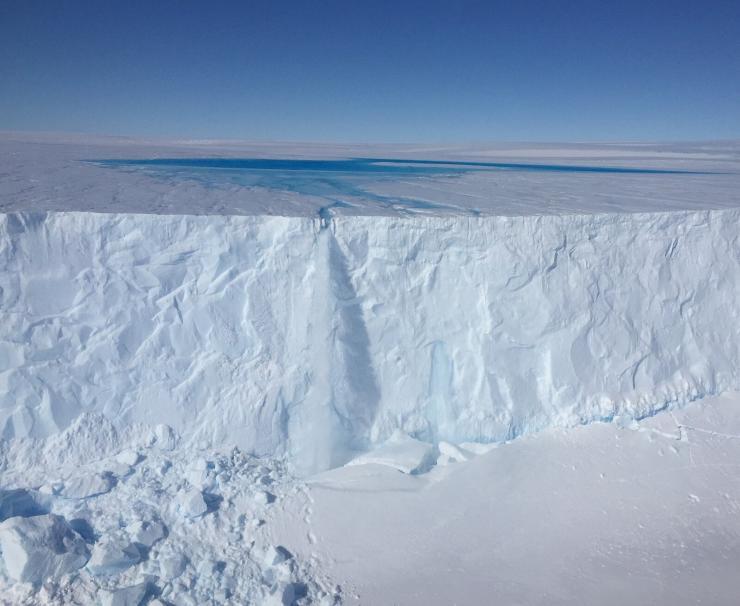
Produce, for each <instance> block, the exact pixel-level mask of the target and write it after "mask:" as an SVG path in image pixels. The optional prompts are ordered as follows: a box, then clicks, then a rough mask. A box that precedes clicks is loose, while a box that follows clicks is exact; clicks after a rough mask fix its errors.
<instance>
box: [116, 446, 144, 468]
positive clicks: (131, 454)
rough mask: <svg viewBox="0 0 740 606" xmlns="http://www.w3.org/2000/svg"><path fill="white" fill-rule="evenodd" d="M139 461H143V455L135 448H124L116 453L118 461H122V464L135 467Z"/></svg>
mask: <svg viewBox="0 0 740 606" xmlns="http://www.w3.org/2000/svg"><path fill="white" fill-rule="evenodd" d="M139 461H141V455H140V454H139V453H138V452H136V451H135V450H124V451H121V452H119V453H118V454H117V455H116V462H118V463H120V464H121V465H128V466H129V467H133V466H134V465H136V464H137V463H138V462H139Z"/></svg>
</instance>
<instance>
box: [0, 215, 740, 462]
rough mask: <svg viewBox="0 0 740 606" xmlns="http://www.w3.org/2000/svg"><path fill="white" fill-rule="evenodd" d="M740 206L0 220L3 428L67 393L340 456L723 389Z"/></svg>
mask: <svg viewBox="0 0 740 606" xmlns="http://www.w3.org/2000/svg"><path fill="white" fill-rule="evenodd" d="M739 219H740V211H735V210H724V211H703V212H678V213H670V214H631V215H627V214H622V215H590V216H544V217H511V218H507V217H488V218H478V219H476V218H467V217H465V218H463V217H430V218H413V219H402V218H391V217H351V218H350V217H348V218H341V217H337V218H335V219H333V220H331V221H330V222H322V221H319V220H312V219H306V218H288V217H223V216H213V217H202V216H201V217H193V216H158V215H132V214H119V215H115V214H90V213H52V214H48V215H44V214H7V215H0V431H2V436H3V437H5V438H12V437H14V436H43V435H47V434H50V433H53V432H56V431H58V430H60V429H62V428H64V427H66V426H67V425H69V423H70V422H71V421H72V420H73V419H74V418H75V417H77V416H78V415H79V414H81V413H82V412H84V411H96V412H103V413H104V414H105V415H107V416H108V417H109V418H111V419H112V420H114V422H116V423H120V424H126V423H130V422H133V421H138V422H144V423H167V424H170V425H172V426H173V427H174V428H175V429H177V430H178V431H180V432H181V433H183V434H184V435H185V436H186V437H190V438H192V439H194V440H197V441H199V442H207V443H209V444H218V443H226V442H236V443H239V444H240V445H241V446H244V447H247V448H249V449H252V450H254V451H255V452H257V453H260V454H267V453H270V454H282V453H287V454H290V455H292V456H293V457H294V460H295V461H297V463H298V464H299V465H300V466H301V467H303V468H305V469H317V468H325V467H329V466H331V465H335V464H339V463H342V462H344V461H345V460H346V458H347V456H348V454H349V452H350V451H351V450H353V449H361V448H365V447H367V446H368V445H369V444H371V443H373V442H378V441H381V440H383V439H385V438H386V437H388V436H389V435H390V433H391V432H392V431H393V430H394V429H395V428H399V427H400V428H402V429H403V430H404V431H406V432H409V433H412V434H414V435H416V436H418V437H422V438H425V439H445V440H449V441H462V440H486V441H488V440H499V439H505V438H511V437H513V436H516V435H518V434H520V433H522V432H526V431H530V430H536V429H539V428H542V427H544V426H548V425H551V424H559V425H567V424H575V423H579V422H585V421H589V420H595V419H603V418H609V417H611V416H613V415H615V414H629V415H635V416H643V415H646V414H649V413H651V412H653V411H655V410H656V409H660V408H662V407H665V406H666V405H670V404H673V403H682V402H685V401H687V400H691V399H694V398H696V397H699V396H702V395H705V394H709V393H716V392H719V391H722V390H724V389H727V388H730V387H732V388H740V377H739V375H740V372H739V369H740V351H739V349H738V347H739V344H740V338H739V337H740V335H739V334H738V333H739V332H740V325H739V324H738V311H739V310H740V244H739V243H738V236H739V235H740V223H739Z"/></svg>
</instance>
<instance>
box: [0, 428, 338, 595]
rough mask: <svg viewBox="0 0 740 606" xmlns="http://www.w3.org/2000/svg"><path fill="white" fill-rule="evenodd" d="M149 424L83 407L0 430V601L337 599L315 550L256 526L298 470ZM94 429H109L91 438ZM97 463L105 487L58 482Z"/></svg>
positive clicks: (293, 492)
mask: <svg viewBox="0 0 740 606" xmlns="http://www.w3.org/2000/svg"><path fill="white" fill-rule="evenodd" d="M98 430H100V431H98ZM157 433H160V434H161V433H162V432H161V430H158V431H155V430H152V429H148V428H146V427H144V426H142V425H137V424H134V425H132V426H129V427H127V428H126V430H124V431H121V432H119V431H117V430H116V429H115V428H114V427H112V426H111V425H110V423H109V422H107V421H106V419H104V418H103V417H100V416H96V415H90V414H87V415H82V416H80V417H79V418H77V419H76V420H75V421H74V422H73V423H72V425H71V426H70V427H69V428H68V429H67V430H65V431H63V432H61V433H60V434H57V435H55V436H52V437H49V438H45V439H41V440H35V439H16V440H12V441H9V442H5V444H4V449H3V451H2V453H1V456H0V477H2V482H3V485H4V486H6V487H8V489H5V490H3V491H1V492H0V511H2V512H3V516H8V517H7V519H4V520H0V604H2V605H3V606H5V604H14V605H15V604H34V605H35V604H99V605H101V606H105V605H108V604H117V605H129V606H138V605H139V604H143V603H146V604H150V605H156V604H178V605H180V604H183V605H188V604H191V605H195V604H198V605H200V604H228V603H236V604H244V603H254V604H275V605H281V606H282V605H289V604H294V603H297V600H299V599H302V598H306V600H309V601H310V603H313V604H324V605H326V606H330V605H333V604H335V603H337V602H338V601H339V600H340V598H341V589H340V588H338V587H336V586H334V585H333V584H332V583H331V582H329V580H328V579H326V578H325V577H324V576H323V573H322V572H321V571H320V570H316V569H315V567H314V565H313V563H312V562H310V561H309V560H298V559H296V558H294V557H293V555H292V554H291V553H290V552H289V551H288V550H287V549H286V548H285V547H283V546H282V545H276V544H273V543H271V542H270V537H269V535H268V534H267V531H268V530H269V527H270V510H271V509H272V508H273V507H275V506H276V505H277V504H278V503H279V502H280V501H281V500H282V499H284V498H286V497H287V496H291V498H292V500H293V501H295V500H296V499H297V500H298V501H300V500H306V499H307V496H306V495H305V488H304V486H303V484H302V483H300V482H295V481H293V480H292V479H291V476H290V475H289V474H287V473H286V471H285V469H284V468H283V466H282V465H281V464H280V463H278V462H276V461H268V460H259V459H255V458H254V457H251V456H249V455H247V454H245V453H243V452H242V451H240V450H239V449H237V448H231V449H222V450H213V449H206V450H196V451H193V450H190V449H184V448H178V449H175V450H173V449H171V448H169V447H168V446H169V444H168V443H167V441H166V440H165V441H162V440H160V439H158V436H157ZM96 434H98V435H96ZM99 435H107V436H109V441H108V442H107V443H106V444H105V445H104V448H101V449H100V450H98V451H96V450H95V448H98V447H100V446H101V442H100V439H99ZM72 443H74V444H75V446H76V447H78V448H79V450H77V451H76V452H75V449H73V448H70V444H72ZM32 453H33V455H35V456H33V455H32ZM30 461H33V465H29V462H30ZM194 461H195V462H194ZM201 462H202V464H201ZM194 468H196V470H199V471H200V472H201V473H200V475H198V476H197V478H196V477H195V476H194V474H193V473H192V470H193V469H194ZM101 475H103V476H109V477H111V478H113V481H112V482H111V486H110V489H109V490H108V491H106V492H100V491H95V492H94V493H93V494H90V495H77V494H76V495H75V496H72V497H70V496H69V495H68V494H66V487H67V486H69V485H70V484H76V483H78V482H79V480H78V479H79V478H84V477H99V476H101ZM49 479H52V480H53V481H51V482H49ZM268 486H269V490H270V493H269V494H270V499H265V498H264V495H265V493H266V490H265V488H266V487H268ZM183 504H185V509H183ZM194 504H195V505H194ZM196 510H197V511H196ZM307 603H308V602H307Z"/></svg>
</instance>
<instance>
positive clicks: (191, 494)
mask: <svg viewBox="0 0 740 606" xmlns="http://www.w3.org/2000/svg"><path fill="white" fill-rule="evenodd" d="M177 506H178V509H179V510H180V513H182V514H183V515H184V516H185V517H186V518H198V517H200V516H202V515H204V514H205V513H207V511H208V504H207V503H206V501H205V499H204V498H203V493H202V492H201V491H200V490H195V489H192V490H188V491H187V492H185V493H183V494H182V495H180V497H179V498H178V500H177Z"/></svg>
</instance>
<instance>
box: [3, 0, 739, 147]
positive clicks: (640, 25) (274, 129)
mask: <svg viewBox="0 0 740 606" xmlns="http://www.w3.org/2000/svg"><path fill="white" fill-rule="evenodd" d="M0 129H2V130H45V131H50V130H52V131H70V132H93V133H104V134H124V135H146V136H176V137H205V138H208V137H219V138H220V137H234V138H247V139H260V140H318V141H356V142H362V141H372V142H379V141H388V142H398V141H408V142H414V141H420V142H449V141H460V142H465V141H495V140H504V141H512V140H606V139H610V140H681V139H710V138H711V139H715V138H723V139H725V138H738V137H740V2H738V1H735V2H711V1H708V2H697V1H694V2H685V1H683V0H675V1H673V2H651V1H649V0H646V1H642V2H631V1H624V2H618V1H612V2H601V1H596V0H593V1H589V2H568V1H567V0H564V1H562V2H555V1H549V2H546V1H543V2H526V1H520V2H514V1H512V0H509V1H507V2H497V1H489V2H465V1H462V2H449V1H448V2H437V1H435V0H429V1H425V2H411V1H408V2H404V1H402V0H397V1H395V2H385V1H374V2H369V1H368V2H355V1H352V0H344V1H342V2H339V1H336V2H335V1H330V2H321V1H319V0H317V1H313V2H309V1H306V2H280V1H279V0H273V1H271V2H270V1H266V2H250V1H243V2H216V1H211V2H205V1H204V2H189V1H180V2H175V1H168V0H149V1H146V2H144V1H137V0H127V1H125V2H124V1H115V2H114V1H108V0H96V1H89V2H81V1H75V0H68V1H65V2H52V1H49V0H44V1H37V0H20V1H16V0H3V1H2V2H0Z"/></svg>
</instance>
